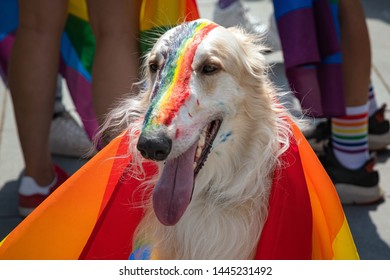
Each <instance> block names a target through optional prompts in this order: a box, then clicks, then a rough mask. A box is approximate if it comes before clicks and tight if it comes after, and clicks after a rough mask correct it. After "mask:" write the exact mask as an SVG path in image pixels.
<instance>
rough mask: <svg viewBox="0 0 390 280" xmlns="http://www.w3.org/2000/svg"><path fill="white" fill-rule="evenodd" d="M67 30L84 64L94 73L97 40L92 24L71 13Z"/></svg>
mask: <svg viewBox="0 0 390 280" xmlns="http://www.w3.org/2000/svg"><path fill="white" fill-rule="evenodd" d="M65 31H66V33H67V34H68V36H69V39H70V41H71V42H72V45H73V46H74V48H75V50H76V52H77V54H78V55H79V58H80V60H81V63H82V65H83V66H84V67H85V69H87V71H88V72H89V73H92V63H93V56H94V53H95V47H96V40H95V36H94V35H93V32H92V28H91V25H90V24H89V23H88V22H86V21H84V20H82V19H80V18H79V17H76V16H74V15H69V16H68V20H67V22H66V25H65Z"/></svg>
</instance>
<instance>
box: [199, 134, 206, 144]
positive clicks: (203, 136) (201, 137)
mask: <svg viewBox="0 0 390 280" xmlns="http://www.w3.org/2000/svg"><path fill="white" fill-rule="evenodd" d="M204 144H206V136H205V135H204V134H203V133H202V134H201V135H200V138H199V146H200V147H203V146H204Z"/></svg>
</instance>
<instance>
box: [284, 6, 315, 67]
mask: <svg viewBox="0 0 390 280" xmlns="http://www.w3.org/2000/svg"><path fill="white" fill-rule="evenodd" d="M313 22H314V14H313V10H312V9H310V8H306V9H301V10H296V11H294V12H292V13H288V14H286V15H285V16H283V17H281V18H280V20H279V21H278V30H279V35H280V41H281V44H282V48H283V56H284V63H285V67H286V68H287V69H288V68H291V67H295V66H299V65H305V64H311V63H318V62H320V60H321V58H320V53H319V50H318V47H317V34H316V30H315V26H314V24H313Z"/></svg>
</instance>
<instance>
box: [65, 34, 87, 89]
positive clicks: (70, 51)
mask: <svg viewBox="0 0 390 280" xmlns="http://www.w3.org/2000/svg"><path fill="white" fill-rule="evenodd" d="M61 56H62V58H63V59H64V62H65V64H66V65H67V66H68V67H71V68H73V69H75V70H76V71H77V72H79V74H80V75H82V76H83V77H84V78H85V79H86V80H87V81H88V82H91V81H92V77H91V74H90V73H89V72H88V71H87V69H85V67H84V66H83V64H82V63H81V61H80V59H79V56H78V55H77V52H76V50H75V49H74V47H73V46H72V43H71V41H70V39H69V37H68V35H67V34H66V33H65V32H64V33H63V34H62V40H61Z"/></svg>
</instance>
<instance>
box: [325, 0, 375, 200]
mask: <svg viewBox="0 0 390 280" xmlns="http://www.w3.org/2000/svg"><path fill="white" fill-rule="evenodd" d="M339 7H340V14H339V15H340V31H341V49H342V54H343V81H344V91H345V101H346V106H347V108H346V115H345V116H343V117H338V118H332V126H331V149H326V153H325V155H324V156H321V157H320V160H321V161H322V163H323V164H324V167H325V169H326V171H327V172H328V174H329V176H330V177H331V179H332V181H333V183H334V185H335V187H336V190H337V192H338V195H339V197H340V200H341V202H342V203H344V204H352V203H356V204H365V203H373V202H376V201H379V200H381V199H382V198H383V191H382V189H381V188H380V186H379V173H378V172H377V171H375V170H374V165H375V159H373V158H370V155H369V149H368V103H367V100H368V91H367V89H368V86H369V82H370V67H371V54H370V41H369V37H368V31H367V26H366V22H365V16H364V13H363V9H362V7H361V5H360V2H359V1H349V0H340V2H339Z"/></svg>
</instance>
